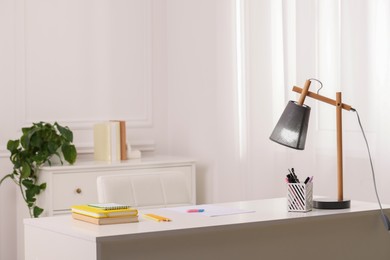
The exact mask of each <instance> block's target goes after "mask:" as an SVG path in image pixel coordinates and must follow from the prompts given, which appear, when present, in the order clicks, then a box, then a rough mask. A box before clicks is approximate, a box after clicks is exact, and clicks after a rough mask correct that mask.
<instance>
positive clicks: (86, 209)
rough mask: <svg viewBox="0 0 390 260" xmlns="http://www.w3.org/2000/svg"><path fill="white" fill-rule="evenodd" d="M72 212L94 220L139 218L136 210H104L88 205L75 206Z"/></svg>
mask: <svg viewBox="0 0 390 260" xmlns="http://www.w3.org/2000/svg"><path fill="white" fill-rule="evenodd" d="M71 210H72V212H73V213H77V214H82V215H86V216H90V217H94V218H109V217H121V216H138V210H137V209H135V208H126V209H104V208H97V207H91V206H88V205H75V206H72V207H71Z"/></svg>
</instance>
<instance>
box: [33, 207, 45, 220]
mask: <svg viewBox="0 0 390 260" xmlns="http://www.w3.org/2000/svg"><path fill="white" fill-rule="evenodd" d="M42 212H43V209H42V208H40V207H38V206H34V208H33V216H34V218H37V217H39V215H41V214H42Z"/></svg>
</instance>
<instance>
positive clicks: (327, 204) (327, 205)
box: [313, 198, 351, 209]
mask: <svg viewBox="0 0 390 260" xmlns="http://www.w3.org/2000/svg"><path fill="white" fill-rule="evenodd" d="M350 207H351V201H350V200H337V199H326V198H325V199H316V200H313V208H316V209H349V208H350Z"/></svg>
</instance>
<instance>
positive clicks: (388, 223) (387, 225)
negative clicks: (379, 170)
mask: <svg viewBox="0 0 390 260" xmlns="http://www.w3.org/2000/svg"><path fill="white" fill-rule="evenodd" d="M351 111H353V112H355V113H356V116H357V120H358V123H359V126H360V129H361V131H362V134H363V138H364V141H365V143H366V147H367V152H368V158H369V159H370V166H371V173H372V180H373V184H374V190H375V195H376V198H377V200H378V204H379V208H380V211H381V217H382V221H383V224H384V225H385V228H386V230H387V231H390V221H389V218H388V217H387V216H386V215H385V212H384V211H383V208H382V204H381V201H380V199H379V195H378V189H377V186H376V179H375V171H374V165H373V163H372V158H371V152H370V146H369V145H368V141H367V137H366V134H365V133H364V130H363V126H362V122H361V121H360V116H359V113H358V111H357V110H356V109H354V108H351Z"/></svg>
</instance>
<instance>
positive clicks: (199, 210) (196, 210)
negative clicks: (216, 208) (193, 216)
mask: <svg viewBox="0 0 390 260" xmlns="http://www.w3.org/2000/svg"><path fill="white" fill-rule="evenodd" d="M187 212H188V213H195V212H204V209H188V210H187Z"/></svg>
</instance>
